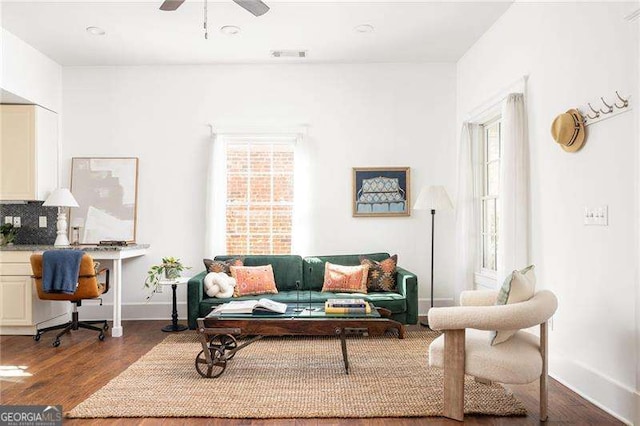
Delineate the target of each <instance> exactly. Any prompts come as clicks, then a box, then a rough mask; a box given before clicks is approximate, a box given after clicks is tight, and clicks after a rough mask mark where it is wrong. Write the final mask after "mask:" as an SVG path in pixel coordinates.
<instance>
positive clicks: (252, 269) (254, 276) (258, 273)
mask: <svg viewBox="0 0 640 426" xmlns="http://www.w3.org/2000/svg"><path fill="white" fill-rule="evenodd" d="M231 276H232V277H233V278H235V279H236V287H235V290H234V292H233V297H240V296H252V295H258V294H267V293H274V294H275V293H277V292H278V289H277V288H276V280H275V278H274V277H273V268H272V267H271V265H264V266H231Z"/></svg>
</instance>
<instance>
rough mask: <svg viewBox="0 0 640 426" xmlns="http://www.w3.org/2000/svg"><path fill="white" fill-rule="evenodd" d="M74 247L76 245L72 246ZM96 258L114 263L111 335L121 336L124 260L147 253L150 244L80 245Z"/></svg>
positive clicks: (80, 247)
mask: <svg viewBox="0 0 640 426" xmlns="http://www.w3.org/2000/svg"><path fill="white" fill-rule="evenodd" d="M71 248H74V247H71ZM75 248H76V249H79V250H84V251H86V252H87V253H89V254H90V255H91V257H93V258H94V259H95V260H110V261H111V262H112V264H113V269H112V271H111V285H113V325H112V326H111V337H121V336H122V333H123V330H122V260H123V259H131V258H132V257H138V256H144V255H145V254H147V249H148V248H149V244H134V245H129V246H126V247H115V246H103V247H97V246H79V247H75Z"/></svg>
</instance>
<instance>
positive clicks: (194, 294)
mask: <svg viewBox="0 0 640 426" xmlns="http://www.w3.org/2000/svg"><path fill="white" fill-rule="evenodd" d="M359 256H360V255H337V256H309V257H305V258H302V257H300V256H295V255H265V256H258V255H256V256H241V257H243V258H244V265H245V266H261V265H269V264H270V265H271V266H272V267H273V275H274V278H275V281H276V287H277V288H278V294H267V295H262V296H242V297H234V298H229V299H222V298H215V297H209V296H207V294H206V293H205V292H204V283H203V281H204V277H205V275H206V274H207V272H206V271H203V272H201V273H199V274H198V275H196V276H194V277H192V278H191V279H190V280H189V284H188V288H187V310H188V316H189V328H191V329H195V328H196V320H197V319H198V318H201V317H204V316H205V315H207V314H208V313H209V312H210V311H211V309H212V308H213V307H215V306H217V305H219V304H221V303H225V302H228V301H230V300H246V299H256V298H260V297H267V298H269V299H272V300H275V301H278V302H289V303H295V302H296V299H297V297H298V294H297V293H298V292H297V291H296V281H299V282H300V301H301V303H308V302H309V299H311V302H313V303H324V302H325V301H326V300H327V299H329V298H332V297H335V295H334V293H328V292H322V291H321V290H322V283H323V282H324V264H325V263H326V262H331V263H333V264H337V265H349V266H352V265H359V264H360V259H359ZM364 256H366V257H368V258H369V259H373V260H377V261H381V260H384V259H386V258H388V257H389V254H388V253H371V254H365V255H364ZM234 257H238V256H216V258H215V260H227V259H230V258H234ZM396 283H397V285H396V287H397V291H395V292H371V293H368V294H367V295H366V296H365V299H366V300H368V301H371V302H373V303H374V304H375V306H378V307H383V308H387V309H389V310H390V311H391V318H393V319H394V320H396V321H399V322H401V323H403V324H416V323H417V322H418V278H417V277H416V275H415V274H412V273H411V272H409V271H407V270H405V269H402V268H400V267H398V268H397V269H396ZM342 294H344V293H342Z"/></svg>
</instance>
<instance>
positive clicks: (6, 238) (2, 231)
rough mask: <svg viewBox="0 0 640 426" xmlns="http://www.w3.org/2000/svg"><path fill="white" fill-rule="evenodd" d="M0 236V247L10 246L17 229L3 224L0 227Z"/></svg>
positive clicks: (11, 225) (8, 224)
mask: <svg viewBox="0 0 640 426" xmlns="http://www.w3.org/2000/svg"><path fill="white" fill-rule="evenodd" d="M0 235H1V237H0V245H2V246H7V245H12V244H13V241H14V240H15V239H16V235H18V228H15V227H14V226H13V224H12V223H3V224H2V226H0Z"/></svg>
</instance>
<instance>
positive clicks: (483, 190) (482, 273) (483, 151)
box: [474, 113, 503, 289]
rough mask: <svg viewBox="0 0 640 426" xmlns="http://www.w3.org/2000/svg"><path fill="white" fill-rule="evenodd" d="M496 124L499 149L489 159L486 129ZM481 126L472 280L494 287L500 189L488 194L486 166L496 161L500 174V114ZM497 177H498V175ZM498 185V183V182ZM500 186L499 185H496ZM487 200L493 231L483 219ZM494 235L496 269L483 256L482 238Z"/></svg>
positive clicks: (485, 286) (483, 285)
mask: <svg viewBox="0 0 640 426" xmlns="http://www.w3.org/2000/svg"><path fill="white" fill-rule="evenodd" d="M495 125H498V135H499V136H498V141H499V150H498V158H496V159H493V160H489V159H488V138H487V131H488V128H490V127H493V126H495ZM480 128H481V132H480V133H481V135H482V136H481V140H480V141H479V147H478V154H479V155H478V162H477V170H476V176H477V177H478V179H477V182H478V187H477V194H478V195H477V197H476V200H477V208H478V212H479V221H480V223H479V231H480V232H479V236H480V238H479V239H478V251H477V252H478V259H477V262H476V264H477V267H476V273H475V274H474V282H475V284H476V287H482V288H488V289H495V288H496V286H497V264H498V241H499V229H498V226H497V224H498V212H499V199H500V193H499V192H500V191H499V189H498V193H496V194H490V193H489V192H488V187H489V183H488V178H489V176H488V175H489V173H488V168H489V165H490V164H491V163H496V162H497V163H498V176H499V174H500V161H501V159H502V152H503V146H502V136H503V134H502V115H501V114H500V113H496V114H493V115H492V116H491V118H488V119H486V120H484V121H483V122H482V123H481V124H480ZM498 179H499V177H498ZM499 185H500V184H499ZM498 188H500V186H499V187H498ZM489 200H495V211H494V218H495V219H494V220H495V225H496V226H495V232H488V230H487V229H486V221H485V203H486V202H487V201H489ZM490 234H491V235H495V237H496V238H495V241H496V244H495V247H494V256H495V262H496V269H488V268H485V267H484V258H485V245H484V240H485V236H487V235H490Z"/></svg>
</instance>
